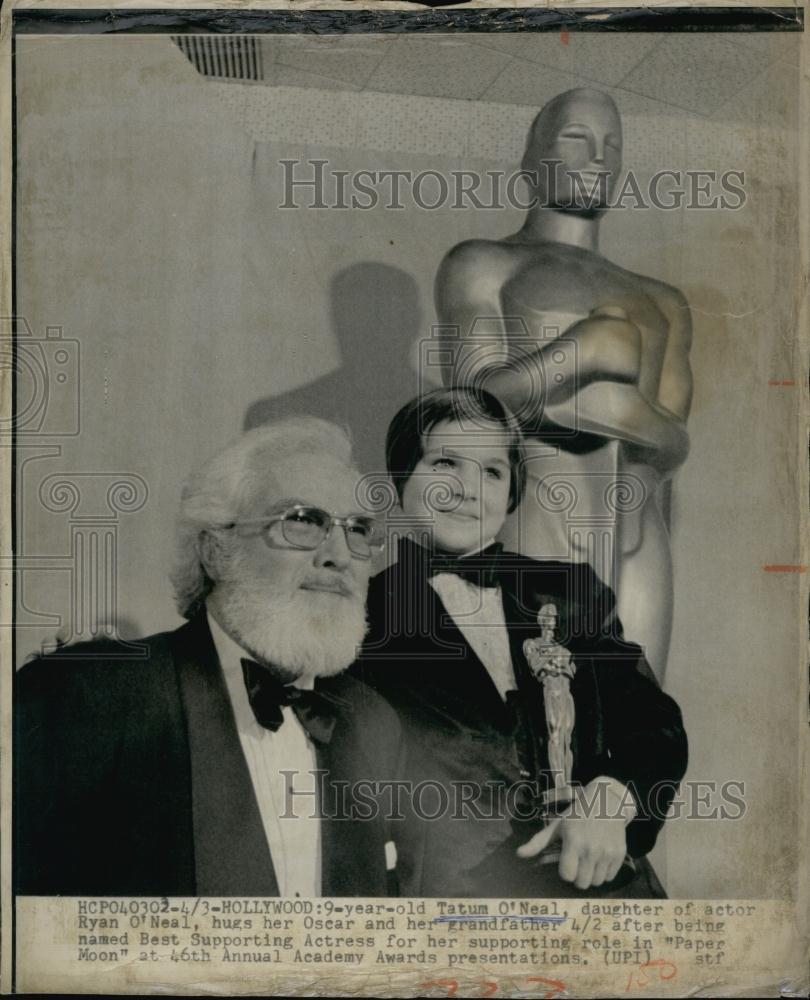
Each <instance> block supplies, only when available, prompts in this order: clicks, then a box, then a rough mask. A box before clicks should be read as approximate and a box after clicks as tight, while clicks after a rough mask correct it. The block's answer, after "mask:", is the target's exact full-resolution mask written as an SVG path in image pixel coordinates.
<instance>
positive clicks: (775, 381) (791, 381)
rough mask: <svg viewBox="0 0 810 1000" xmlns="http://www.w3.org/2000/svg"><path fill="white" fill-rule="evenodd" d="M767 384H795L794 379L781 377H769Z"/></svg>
mask: <svg viewBox="0 0 810 1000" xmlns="http://www.w3.org/2000/svg"><path fill="white" fill-rule="evenodd" d="M768 385H771V386H776V385H796V380H795V379H792V378H782V379H778V378H771V379H768Z"/></svg>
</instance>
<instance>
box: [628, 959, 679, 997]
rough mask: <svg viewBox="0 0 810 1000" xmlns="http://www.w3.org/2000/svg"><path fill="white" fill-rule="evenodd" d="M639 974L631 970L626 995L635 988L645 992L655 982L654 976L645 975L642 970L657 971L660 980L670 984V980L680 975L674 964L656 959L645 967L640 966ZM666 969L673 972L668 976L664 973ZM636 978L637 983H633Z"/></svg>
mask: <svg viewBox="0 0 810 1000" xmlns="http://www.w3.org/2000/svg"><path fill="white" fill-rule="evenodd" d="M638 968H639V972H638V973H635V972H634V971H633V970H632V969H631V970H630V975H629V976H628V978H627V986H625V988H624V992H625V993H629V992H630V990H631V989H632V988H633V986H635V987H636V989H639V990H643V989H645V988H646V987H647V986H649V985H650V984H651V983H652V982H653V978H654V977H652V976H647V975H645V974H644V973H643V972H642V971H641V970H642V969H655V970H656V971H657V973H658V979H659V980H661V981H663V982H668V981H669V980H670V979H674V978H675V976H677V975H678V968H677V966H676V965H675V963H674V962H668V961H667V960H666V959H665V958H654V959H653V960H652V961H651V962H644V964H643V965H639V967H638ZM665 969H671V970H672V971H671V972H669V973H668V974H665V973H664V970H665ZM634 975H635V976H636V981H635V983H634V982H633V976H634Z"/></svg>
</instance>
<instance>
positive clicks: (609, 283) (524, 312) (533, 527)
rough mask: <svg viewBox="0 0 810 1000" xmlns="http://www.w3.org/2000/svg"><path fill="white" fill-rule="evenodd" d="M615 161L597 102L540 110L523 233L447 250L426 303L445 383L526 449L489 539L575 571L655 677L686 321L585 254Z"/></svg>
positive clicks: (610, 120) (589, 99) (684, 445)
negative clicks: (586, 573) (603, 598)
mask: <svg viewBox="0 0 810 1000" xmlns="http://www.w3.org/2000/svg"><path fill="white" fill-rule="evenodd" d="M621 158H622V130H621V120H620V118H619V113H618V110H617V108H616V105H615V104H614V102H613V101H612V99H611V98H610V97H609V96H608V95H606V94H604V93H601V92H600V91H596V90H589V89H576V90H570V91H567V92H566V93H564V94H560V95H558V96H557V97H555V98H554V99H553V100H551V101H550V102H549V103H548V104H547V105H546V106H545V107H544V108H543V109H542V111H541V112H540V114H539V115H538V116H537V118H536V119H535V120H534V123H533V125H532V127H531V130H530V133H529V137H528V142H527V146H526V152H525V155H524V158H523V170H524V171H525V172H526V173H525V176H526V177H527V179H528V180H529V187H530V189H531V193H532V195H533V196H534V197H533V202H532V207H531V208H530V209H529V211H528V214H527V217H526V221H525V223H524V225H523V227H522V228H521V229H520V230H519V231H518V232H516V233H514V234H513V235H511V236H506V237H505V238H503V239H500V240H470V241H467V242H464V243H460V244H459V245H458V246H456V247H454V248H453V249H452V250H451V251H450V252H449V253H448V254H447V255H446V257H445V258H444V260H443V262H442V264H441V267H440V269H439V273H438V275H437V279H436V303H437V311H438V316H439V321H440V324H441V325H442V330H441V332H440V336H441V339H442V344H443V348H444V350H443V351H442V357H443V372H442V375H443V378H444V380H445V381H446V382H448V383H450V382H453V383H462V384H470V383H475V384H478V385H481V386H484V387H485V388H487V389H489V390H490V391H491V392H494V393H495V394H496V395H498V396H499V397H500V398H501V399H502V400H503V401H504V402H505V403H507V404H508V405H509V406H510V407H511V408H512V409H513V410H514V411H515V412H516V413H518V414H519V417H520V419H521V422H522V424H523V426H524V428H525V430H526V431H527V435H528V437H529V445H530V448H529V465H528V472H529V488H528V490H527V494H526V499H525V500H524V502H523V504H522V505H521V507H520V509H519V510H518V511H517V512H516V514H515V515H513V517H512V519H511V521H510V522H509V524H508V525H507V528H506V535H505V536H504V537H503V541H504V542H505V543H506V544H507V545H508V546H509V547H511V548H514V549H517V550H518V551H521V552H523V553H525V554H527V555H530V556H533V557H535V558H555V557H556V558H567V559H571V560H574V561H588V562H590V563H591V564H592V565H593V567H594V569H595V570H596V571H597V572H598V573H599V575H600V576H601V577H602V578H603V580H604V581H605V582H606V583H609V584H610V585H611V586H613V588H614V589H615V590H616V592H617V595H618V602H619V614H620V616H621V619H622V621H623V623H624V627H625V633H626V635H627V636H628V637H629V638H632V639H633V640H634V641H636V642H639V643H641V644H642V645H643V646H644V647H645V649H646V652H647V656H648V659H649V661H650V664H651V666H652V667H653V670H654V671H655V672H656V674H657V676H658V677H659V679H660V678H661V677H662V676H663V672H664V668H665V664H666V658H667V650H668V646H669V637H670V631H671V623H672V567H671V558H670V546H669V533H668V527H667V519H666V517H665V515H664V513H663V506H662V505H664V504H665V502H666V491H667V488H668V487H667V483H668V480H669V478H670V477H671V475H672V472H673V470H674V469H676V468H677V466H678V465H679V464H680V463H681V462H683V460H684V458H685V457H686V454H687V451H688V446H689V442H688V436H687V431H686V418H687V416H688V413H689V405H690V400H691V394H692V376H691V371H690V368H689V346H690V341H691V320H690V314H689V307H688V305H687V302H686V299H685V298H684V296H683V294H682V293H681V292H679V291H678V290H677V289H675V288H672V287H670V286H669V285H666V284H664V283H663V282H661V281H657V280H655V279H653V278H649V277H646V276H644V275H641V274H634V273H633V272H631V271H626V270H624V269H623V268H621V267H619V266H618V265H616V264H614V263H612V262H611V261H609V260H607V259H606V258H605V257H603V256H602V255H601V254H600V253H599V244H598V238H599V224H600V220H601V216H602V215H603V213H604V211H605V209H606V207H607V205H608V204H609V202H610V198H611V194H612V193H613V191H614V189H615V186H616V183H617V180H618V177H619V173H620V170H621Z"/></svg>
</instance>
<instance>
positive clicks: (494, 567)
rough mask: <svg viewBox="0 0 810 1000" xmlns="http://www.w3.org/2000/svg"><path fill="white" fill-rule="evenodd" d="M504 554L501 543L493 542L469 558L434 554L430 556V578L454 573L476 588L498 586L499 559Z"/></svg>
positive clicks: (448, 554) (440, 553)
mask: <svg viewBox="0 0 810 1000" xmlns="http://www.w3.org/2000/svg"><path fill="white" fill-rule="evenodd" d="M501 552H503V546H502V545H501V544H500V542H493V543H492V545H488V546H487V547H486V548H485V549H482V550H481V551H480V552H474V553H473V554H472V555H469V556H456V555H452V554H450V553H447V552H434V553H432V554H431V555H430V556H429V563H428V576H436V575H437V574H438V573H454V574H455V575H456V576H460V577H461V579H462V580H466V581H467V582H468V583H474V584H475V585H476V587H497V586H498V558H499V556H500V554H501Z"/></svg>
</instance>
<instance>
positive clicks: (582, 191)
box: [522, 87, 622, 213]
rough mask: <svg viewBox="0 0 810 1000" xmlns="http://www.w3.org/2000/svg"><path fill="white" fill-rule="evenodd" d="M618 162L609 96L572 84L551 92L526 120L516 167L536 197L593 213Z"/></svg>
mask: <svg viewBox="0 0 810 1000" xmlns="http://www.w3.org/2000/svg"><path fill="white" fill-rule="evenodd" d="M621 166H622V123H621V119H620V118H619V110H618V108H617V107H616V104H615V103H614V101H613V99H612V98H611V97H610V96H609V95H608V94H605V93H603V92H602V91H601V90H591V89H589V88H586V87H577V88H575V89H574V90H566V91H565V93H563V94H558V95H557V96H556V97H554V98H552V99H551V100H550V101H549V102H548V104H546V105H545V107H544V108H543V109H542V111H541V112H540V113H539V114H538V115H537V117H536V118H535V119H534V121H533V122H532V126H531V128H530V130H529V137H528V141H527V143H526V152H525V153H524V154H523V163H522V167H523V169H524V170H525V171H528V172H529V173H530V174H531V175H532V180H531V181H530V186H531V188H532V193H533V194H534V195H536V197H537V198H538V200H539V203H540V204H541V205H543V206H547V207H550V208H558V209H561V210H563V211H574V212H587V213H596V212H599V211H601V210H603V209H604V208H605V207H606V205H607V203H608V202H609V200H610V195H611V193H612V191H613V188H614V186H615V184H616V181H617V179H618V176H619V172H620V170H621Z"/></svg>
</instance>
